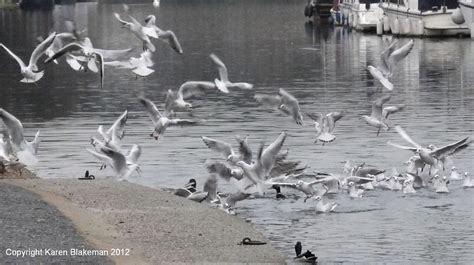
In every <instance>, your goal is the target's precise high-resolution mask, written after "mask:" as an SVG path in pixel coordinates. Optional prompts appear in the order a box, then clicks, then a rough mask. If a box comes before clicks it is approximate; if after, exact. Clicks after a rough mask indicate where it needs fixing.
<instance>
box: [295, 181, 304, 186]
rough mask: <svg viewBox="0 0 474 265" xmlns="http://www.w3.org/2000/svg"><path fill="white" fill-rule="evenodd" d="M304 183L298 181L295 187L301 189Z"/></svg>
mask: <svg viewBox="0 0 474 265" xmlns="http://www.w3.org/2000/svg"><path fill="white" fill-rule="evenodd" d="M303 184H304V182H303V181H302V180H298V182H296V186H298V187H301V186H303Z"/></svg>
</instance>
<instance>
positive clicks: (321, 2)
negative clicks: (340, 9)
mask: <svg viewBox="0 0 474 265" xmlns="http://www.w3.org/2000/svg"><path fill="white" fill-rule="evenodd" d="M331 8H332V0H308V4H307V5H306V7H305V10H304V15H305V16H306V17H309V18H311V17H312V18H313V19H323V20H327V19H328V18H330V17H331Z"/></svg>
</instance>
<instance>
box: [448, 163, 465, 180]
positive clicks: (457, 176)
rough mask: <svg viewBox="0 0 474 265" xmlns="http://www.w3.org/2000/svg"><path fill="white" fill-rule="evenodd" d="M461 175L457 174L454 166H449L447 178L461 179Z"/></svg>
mask: <svg viewBox="0 0 474 265" xmlns="http://www.w3.org/2000/svg"><path fill="white" fill-rule="evenodd" d="M462 179H463V177H462V176H461V174H459V172H458V170H457V169H456V167H455V166H452V167H451V174H450V175H449V180H462Z"/></svg>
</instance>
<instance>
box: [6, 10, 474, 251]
mask: <svg viewBox="0 0 474 265" xmlns="http://www.w3.org/2000/svg"><path fill="white" fill-rule="evenodd" d="M153 5H154V6H155V7H158V6H159V1H154V3H153ZM124 12H125V13H126V14H122V15H120V14H118V13H115V14H114V16H115V18H116V20H117V26H121V27H123V30H126V31H129V32H130V33H131V35H134V37H135V39H136V40H138V41H139V42H140V45H141V47H142V50H143V51H142V52H141V53H140V54H139V55H138V57H133V54H134V50H135V49H134V48H128V49H123V50H105V49H100V48H95V47H94V46H93V44H92V41H91V40H90V39H89V38H88V37H86V36H85V31H80V30H78V29H76V27H75V25H74V23H72V22H67V23H66V25H67V29H68V30H67V31H66V32H62V33H55V32H53V33H51V34H50V35H49V36H47V37H46V38H44V39H43V38H38V40H39V42H40V43H39V45H38V46H37V47H36V48H35V49H34V51H33V52H32V54H31V57H30V60H29V61H28V64H25V63H24V61H23V60H22V59H21V58H19V57H18V56H17V55H16V54H15V53H14V52H13V51H11V50H10V49H9V48H7V47H6V46H5V45H4V44H0V46H1V47H2V48H3V49H4V50H5V51H6V52H7V53H8V54H9V55H10V56H11V57H12V58H13V59H15V60H16V61H17V63H18V64H19V66H20V72H21V75H22V76H23V79H21V80H20V82H24V83H36V82H37V81H38V80H40V79H41V78H42V77H43V76H44V71H42V70H40V69H39V68H38V60H40V58H41V57H43V56H45V57H46V59H45V60H44V61H43V62H44V63H45V64H46V63H50V62H53V63H55V64H58V63H61V61H60V60H61V59H62V58H63V59H64V61H65V62H66V63H67V64H68V65H69V66H70V67H71V68H72V69H73V70H75V71H83V72H85V71H88V70H90V71H92V72H94V73H98V74H99V76H100V85H101V86H102V85H103V83H104V80H105V78H104V77H105V72H106V71H105V69H107V68H109V67H114V68H120V69H128V70H130V71H131V72H132V73H133V74H134V75H136V76H140V77H146V76H148V75H151V74H152V73H153V72H154V70H153V68H152V67H153V65H154V62H153V59H152V54H153V52H154V51H155V50H156V47H155V43H154V39H158V40H161V41H163V42H164V43H166V44H167V45H168V46H169V47H170V48H171V49H173V50H174V51H175V52H176V53H178V54H183V52H184V51H183V49H182V47H181V45H180V43H179V41H178V38H177V37H176V35H175V34H174V33H173V31H171V30H162V29H161V28H159V27H158V26H157V25H156V18H155V16H154V15H149V16H147V17H145V18H143V22H140V21H139V20H137V19H135V18H134V17H132V16H131V14H130V9H129V8H128V6H124ZM413 46H414V41H413V40H408V41H407V42H406V43H404V44H401V43H400V41H397V40H396V41H393V42H392V43H390V44H389V45H388V47H387V48H386V49H385V50H384V51H383V53H382V54H381V56H380V62H381V64H380V65H378V66H368V68H367V70H368V72H369V73H370V74H371V75H372V76H373V78H374V79H375V80H377V81H378V82H379V83H380V89H379V90H380V91H379V92H380V93H381V94H382V93H383V90H387V91H388V92H386V93H389V92H390V91H392V90H393V89H394V86H393V84H392V82H391V81H390V78H391V77H392V75H393V73H394V72H395V71H396V69H397V64H398V63H399V62H400V61H401V60H403V59H404V58H405V57H406V56H407V55H408V54H409V53H410V51H411V50H412V49H413ZM209 58H210V59H211V61H212V62H213V64H214V65H215V67H216V69H217V72H216V73H218V74H216V78H215V79H214V80H209V81H186V82H185V83H183V84H182V85H181V86H180V87H179V88H177V89H176V90H171V89H170V90H168V91H167V93H166V95H165V96H164V107H163V108H162V109H160V108H159V107H158V106H157V104H155V103H154V102H153V101H152V100H150V99H149V98H147V97H146V96H145V95H141V96H139V97H138V98H137V101H138V102H140V103H141V104H142V105H143V110H144V111H145V112H146V113H147V114H148V116H149V118H150V124H151V125H152V126H151V127H152V130H151V131H150V138H152V139H155V140H159V139H161V138H162V137H163V135H164V134H165V132H166V130H167V128H168V127H173V126H192V125H195V124H199V123H201V122H202V121H200V120H196V119H186V118H180V117H179V114H180V113H181V112H183V111H192V108H193V105H192V104H191V102H188V100H189V99H190V98H192V97H194V98H195V97H199V96H200V95H203V94H207V93H220V94H222V95H226V94H229V93H232V91H233V90H235V89H242V90H245V91H248V93H252V91H253V85H252V84H249V83H246V82H232V81H230V80H229V74H228V71H227V68H226V65H225V64H224V63H223V61H222V60H221V59H219V57H218V56H217V55H215V54H212V53H211V54H210V56H209ZM391 97H392V95H390V94H387V95H381V96H380V97H379V98H378V99H377V100H375V101H374V102H373V103H372V106H371V108H372V111H371V113H370V114H369V115H363V116H361V117H359V118H360V119H362V120H363V121H365V122H366V123H367V125H369V126H371V127H374V128H375V129H376V130H377V132H376V133H375V132H374V134H373V137H377V136H379V134H380V132H381V131H387V130H389V129H391V128H394V129H395V130H396V132H398V134H399V135H400V137H401V139H403V140H404V141H405V142H406V144H408V145H402V144H399V143H394V142H390V141H389V142H388V143H387V144H388V145H390V146H392V147H394V148H400V149H403V150H407V154H408V152H411V153H412V155H411V156H407V161H406V162H405V168H406V169H405V171H404V172H397V170H396V169H393V170H391V171H390V170H388V171H386V170H383V169H377V168H373V167H369V166H366V165H365V164H360V165H355V166H354V165H351V164H350V162H349V161H346V163H345V165H344V168H343V169H342V170H341V171H342V172H341V173H337V174H332V173H323V172H310V173H309V172H307V171H308V168H307V167H306V166H304V165H302V163H301V161H294V160H291V159H289V151H288V149H287V148H283V147H284V145H285V140H286V139H287V137H288V135H287V133H286V132H285V131H283V132H281V133H280V134H279V135H276V138H275V139H274V141H272V142H271V143H270V144H268V145H266V143H265V142H264V141H262V142H260V143H259V144H258V146H257V148H256V149H254V150H252V148H251V147H250V145H249V143H248V140H247V137H242V136H239V135H237V136H235V140H236V146H237V148H234V147H233V145H232V144H231V143H228V142H225V141H224V140H222V139H213V138H210V137H207V136H202V137H201V141H202V142H203V148H206V147H207V148H209V149H210V150H212V151H213V152H215V153H216V154H218V155H219V156H220V157H221V159H208V160H207V161H206V163H205V167H206V168H207V170H208V172H209V177H208V178H207V179H206V181H205V183H204V185H203V189H202V191H201V190H198V188H197V183H196V180H195V179H190V180H189V182H188V183H187V184H186V185H185V186H184V187H182V188H177V189H173V190H172V192H173V193H174V194H176V195H178V196H182V197H186V198H188V199H191V200H194V201H198V202H203V201H207V202H209V203H210V204H212V205H216V207H218V208H220V209H222V210H224V211H226V212H227V213H231V214H234V213H235V212H234V209H235V206H236V203H237V202H239V201H242V200H245V199H247V198H249V197H250V196H256V197H258V196H267V195H268V194H269V190H275V191H276V195H271V196H275V198H276V199H285V198H286V197H287V196H286V195H285V194H283V193H282V188H283V190H284V191H289V190H293V193H295V192H296V193H299V194H301V195H303V196H302V197H303V198H304V201H305V202H307V200H309V199H311V200H313V201H314V203H312V204H311V205H314V208H315V211H316V212H320V213H325V212H331V211H334V210H335V209H336V207H337V206H338V203H337V202H325V195H326V194H334V193H346V194H348V196H350V198H353V199H357V198H360V197H362V196H364V193H365V192H366V191H370V190H373V189H384V190H391V191H401V192H403V193H405V194H412V193H416V192H417V189H421V188H423V189H428V190H432V191H434V192H437V193H447V192H449V189H448V184H449V183H450V181H463V184H462V185H463V187H466V188H470V187H473V186H474V180H472V179H471V177H470V175H469V173H468V172H464V173H460V172H458V171H457V169H456V167H454V166H452V167H451V165H452V164H453V162H452V160H451V157H452V156H453V155H455V154H457V153H458V152H459V151H461V150H463V149H465V148H467V147H468V146H469V144H470V143H471V140H470V138H469V137H466V138H464V139H460V140H458V141H456V142H454V143H450V144H447V145H444V146H442V147H437V146H435V145H434V144H430V145H429V146H427V147H423V146H421V145H420V144H418V143H417V142H415V141H414V140H413V139H412V138H411V137H410V136H409V134H408V133H407V132H406V131H405V130H404V129H403V128H402V126H400V125H392V124H390V122H389V117H390V115H391V114H395V113H397V112H400V111H403V109H404V108H405V105H404V104H398V105H388V102H389V101H390V99H391ZM254 98H255V100H256V102H258V103H259V104H260V105H261V106H262V107H263V108H267V109H273V110H275V112H279V113H281V114H283V115H284V116H288V117H289V118H291V119H292V120H293V121H294V123H295V124H296V126H301V125H303V124H304V121H303V116H304V115H303V114H305V115H306V116H307V117H309V119H310V120H311V121H312V122H314V127H315V138H316V140H315V143H317V142H320V143H322V145H325V144H330V143H332V142H334V141H335V140H336V135H335V134H334V131H335V126H336V123H337V122H338V121H339V120H341V119H343V118H344V117H345V116H346V112H345V111H333V112H330V113H305V112H302V111H301V109H300V106H299V103H298V99H297V98H295V97H294V96H293V95H291V94H290V93H288V92H287V91H285V90H284V89H281V88H280V89H279V90H277V91H269V92H268V93H255V94H254ZM0 117H1V119H2V121H3V126H4V130H3V131H2V137H1V139H0V165H1V168H0V170H1V172H0V173H4V172H5V171H16V170H21V169H22V168H24V167H27V166H30V165H33V164H35V163H36V162H37V159H36V155H37V153H38V145H39V143H40V132H39V131H38V132H37V133H36V136H35V137H34V139H32V141H28V140H26V139H25V137H24V133H23V126H22V124H21V122H20V121H19V120H18V119H17V118H15V116H14V115H13V114H11V113H9V112H8V111H7V110H5V109H0ZM275 118H276V117H275ZM127 119H128V111H127V110H125V111H124V112H123V113H122V114H121V115H120V116H119V117H118V119H117V120H116V121H115V122H114V123H113V124H112V125H111V126H110V127H109V128H104V127H103V126H99V128H98V130H97V134H98V136H97V137H92V138H91V142H90V144H91V148H88V149H87V152H89V153H90V154H92V156H93V157H95V158H96V159H97V160H98V161H100V163H101V165H100V169H105V168H107V167H108V168H110V169H112V171H113V174H114V176H115V178H116V179H117V180H127V179H129V177H130V176H131V175H132V174H134V172H138V174H139V173H140V167H139V164H138V160H139V158H140V156H141V153H142V149H141V147H140V146H139V145H136V144H134V145H132V146H131V147H130V148H128V149H127V148H124V147H123V146H122V140H123V138H124V136H125V127H126V123H127ZM448 166H449V167H450V169H451V172H450V173H449V174H448V173H444V172H446V167H448ZM87 173H88V172H87ZM87 178H88V177H86V179H87ZM219 179H222V180H225V181H226V182H229V183H231V184H232V186H233V187H234V188H235V191H234V192H233V193H230V194H227V195H226V194H223V193H221V192H219V191H218V180H219ZM271 194H274V193H273V192H272V193H271ZM297 248H298V250H296V252H297V256H301V249H300V248H301V244H300V245H299V246H298V247H297ZM303 254H304V253H303ZM303 256H304V255H303ZM313 258H314V257H313Z"/></svg>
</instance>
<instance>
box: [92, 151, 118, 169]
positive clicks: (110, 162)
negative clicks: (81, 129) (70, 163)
mask: <svg viewBox="0 0 474 265" xmlns="http://www.w3.org/2000/svg"><path fill="white" fill-rule="evenodd" d="M101 149H102V148H101ZM101 149H99V150H101ZM86 151H87V152H89V153H91V154H92V155H93V156H94V157H96V158H97V159H99V160H100V161H102V162H104V163H106V164H108V165H109V166H111V167H113V166H114V161H113V160H112V158H110V157H109V156H107V155H105V154H103V153H102V152H100V153H99V152H97V151H95V150H92V149H89V148H86Z"/></svg>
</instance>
